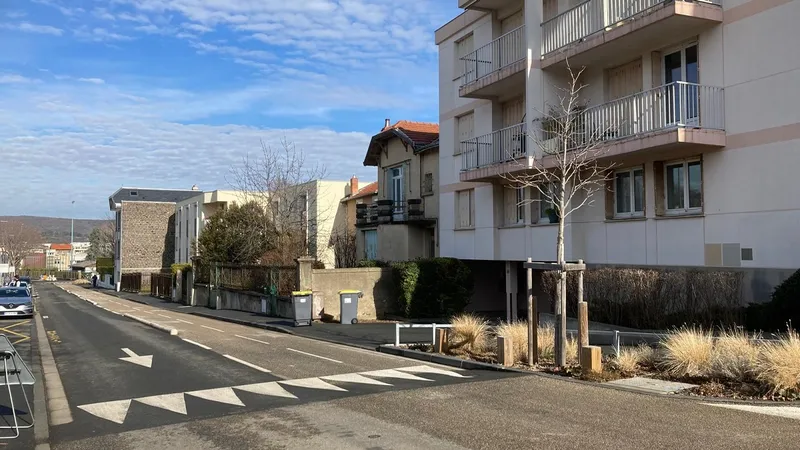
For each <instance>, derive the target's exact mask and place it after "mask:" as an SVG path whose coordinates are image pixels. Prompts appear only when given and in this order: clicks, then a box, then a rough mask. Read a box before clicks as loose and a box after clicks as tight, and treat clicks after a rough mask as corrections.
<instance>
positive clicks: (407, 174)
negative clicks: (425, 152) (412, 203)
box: [403, 161, 418, 201]
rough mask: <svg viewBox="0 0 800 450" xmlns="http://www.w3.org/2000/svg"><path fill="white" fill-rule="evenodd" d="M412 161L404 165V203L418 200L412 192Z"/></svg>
mask: <svg viewBox="0 0 800 450" xmlns="http://www.w3.org/2000/svg"><path fill="white" fill-rule="evenodd" d="M410 178H411V161H407V162H405V163H403V201H408V199H409V198H417V197H418V196H417V197H415V196H414V193H413V192H412V191H411V182H410Z"/></svg>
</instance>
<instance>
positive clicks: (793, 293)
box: [747, 270, 800, 331]
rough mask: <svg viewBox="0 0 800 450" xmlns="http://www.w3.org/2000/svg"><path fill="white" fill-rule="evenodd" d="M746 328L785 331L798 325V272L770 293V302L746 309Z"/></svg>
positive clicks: (799, 288)
mask: <svg viewBox="0 0 800 450" xmlns="http://www.w3.org/2000/svg"><path fill="white" fill-rule="evenodd" d="M747 319H748V320H747V326H748V328H750V329H764V330H769V331H779V330H782V331H785V330H786V329H787V328H788V325H789V324H791V326H792V328H794V327H797V326H798V324H800V270H798V271H796V272H795V273H793V274H792V276H790V277H789V278H787V279H785V280H784V281H783V282H782V283H781V284H779V285H778V286H777V287H776V288H775V291H773V292H772V300H770V301H769V302H767V303H763V304H760V305H750V306H749V307H748V308H747Z"/></svg>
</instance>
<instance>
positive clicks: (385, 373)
mask: <svg viewBox="0 0 800 450" xmlns="http://www.w3.org/2000/svg"><path fill="white" fill-rule="evenodd" d="M361 375H367V376H370V377H378V378H397V379H400V380H414V381H433V380H430V379H428V378H422V377H418V376H416V375H412V374H410V373H405V372H400V371H399V370H395V369H384V370H373V371H371V372H361Z"/></svg>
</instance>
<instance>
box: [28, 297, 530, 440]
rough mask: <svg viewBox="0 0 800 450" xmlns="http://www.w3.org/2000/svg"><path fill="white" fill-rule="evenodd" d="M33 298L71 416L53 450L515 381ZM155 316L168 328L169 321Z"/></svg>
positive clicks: (240, 329)
mask: <svg viewBox="0 0 800 450" xmlns="http://www.w3.org/2000/svg"><path fill="white" fill-rule="evenodd" d="M72 288H73V286H68V287H67V289H72ZM81 291H83V292H81ZM81 291H76V292H80V293H81V295H84V293H85V292H90V293H92V294H95V295H94V296H93V297H92V298H94V299H101V297H100V296H104V297H108V298H107V299H102V300H101V301H109V302H110V301H111V299H113V297H110V296H107V295H105V294H100V293H94V292H91V291H86V290H82V289H81ZM39 292H40V311H41V314H42V316H43V318H44V324H45V329H46V330H47V335H48V337H49V338H50V345H51V347H52V349H53V355H54V358H55V362H56V366H57V368H58V372H59V374H60V377H61V381H62V384H63V386H64V390H65V393H66V397H67V400H68V402H69V405H70V410H71V412H72V416H73V421H72V422H71V423H66V424H59V425H54V426H51V428H50V438H51V445H52V446H53V447H54V448H60V447H62V446H63V447H64V448H84V447H82V445H84V444H85V443H84V441H85V440H87V439H89V440H94V439H98V436H105V437H104V439H105V440H104V441H103V445H102V446H100V447H97V448H125V447H124V445H123V443H121V442H116V440H117V439H122V438H121V437H120V436H123V435H124V433H126V432H132V431H135V430H147V429H152V428H155V427H163V426H165V425H166V426H169V425H176V424H179V423H183V422H197V421H202V420H203V419H209V418H214V421H216V420H219V418H224V417H228V416H231V418H230V419H229V420H230V423H237V422H239V421H247V420H248V417H250V415H251V414H253V413H256V412H259V411H268V410H273V409H276V408H283V407H292V406H295V405H302V404H309V403H317V402H327V401H330V400H336V399H341V398H345V397H349V396H364V395H370V394H375V393H381V392H388V391H403V390H409V389H418V388H420V387H424V386H430V385H445V384H458V383H471V382H477V381H479V380H489V379H500V378H507V377H514V376H516V375H510V374H503V373H496V372H478V373H474V374H473V373H469V374H467V373H463V372H459V371H454V370H451V369H449V368H436V367H435V366H431V365H428V366H421V365H420V364H419V363H417V362H414V361H410V360H406V359H402V358H397V357H393V356H390V355H384V354H380V353H376V352H369V351H366V350H360V349H352V348H349V347H340V346H336V345H331V344H324V343H319V342H316V341H312V340H309V339H304V338H299V337H294V336H290V335H286V334H281V333H269V332H264V331H260V330H256V329H252V328H248V327H244V326H240V325H235V324H228V323H221V322H217V321H213V320H209V319H203V320H204V321H203V322H201V321H200V320H197V319H202V318H196V317H192V320H191V321H189V320H186V322H191V323H183V322H177V321H175V322H177V323H179V324H182V329H181V335H180V336H170V335H169V334H167V333H164V332H162V331H158V330H155V329H153V328H151V327H148V326H146V325H144V324H141V323H139V322H136V321H134V320H131V319H129V318H126V317H123V316H121V315H117V314H115V313H112V312H111V311H109V310H104V309H101V308H98V307H96V306H94V305H93V304H92V303H90V302H88V301H86V300H83V299H79V298H78V297H76V296H75V295H72V294H70V293H68V292H65V291H63V290H61V289H60V288H59V287H57V286H53V285H46V286H42V287H41V288H40V290H39ZM85 298H89V296H85ZM93 301H94V300H93ZM133 305H136V306H135V307H140V306H141V305H138V304H135V303H134V304H132V305H127V304H122V305H115V304H114V303H110V304H109V305H108V306H109V307H111V306H114V307H117V306H118V307H119V308H118V309H119V311H127V310H128V308H134V306H133ZM134 311H135V313H136V314H137V315H139V316H145V315H146V311H147V312H149V314H150V315H153V316H155V314H160V313H157V312H154V311H150V309H148V308H143V309H140V310H134ZM164 315H165V316H166V314H164ZM161 319H163V321H165V322H167V324H169V323H172V322H173V321H174V319H175V318H174V317H162V318H161ZM195 321H196V322H195ZM206 323H210V325H207V324H206ZM151 358H152V359H151ZM226 420H228V419H226ZM213 434H214V436H215V437H217V434H216V433H213ZM238 434H239V433H234V432H231V436H229V439H227V440H225V442H229V441H230V442H233V441H236V440H237V439H239V438H238V437H237V435H238ZM169 442H171V440H169V439H168V440H167V441H166V443H165V445H167V444H169ZM181 442H183V441H182V440H178V441H175V445H178V444H180V443H181ZM112 443H113V445H112ZM87 445H88V444H87ZM120 445H122V447H120ZM180 445H183V444H180ZM70 446H75V447H70ZM143 447H144V446H141V447H137V448H143ZM157 447H159V448H161V446H160V445H159V446H157ZM88 448H92V447H88ZM174 448H185V447H181V446H178V447H174ZM198 448H205V447H203V446H201V447H198ZM227 448H245V447H236V446H231V447H227Z"/></svg>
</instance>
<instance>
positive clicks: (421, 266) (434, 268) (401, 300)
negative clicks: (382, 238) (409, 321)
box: [391, 258, 475, 318]
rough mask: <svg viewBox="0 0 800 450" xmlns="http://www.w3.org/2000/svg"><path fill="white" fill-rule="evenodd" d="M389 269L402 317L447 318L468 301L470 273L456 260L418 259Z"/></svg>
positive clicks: (464, 306)
mask: <svg viewBox="0 0 800 450" xmlns="http://www.w3.org/2000/svg"><path fill="white" fill-rule="evenodd" d="M391 268H392V273H393V278H394V283H395V287H396V289H397V298H398V309H399V313H400V314H403V315H405V316H406V317H414V318H438V317H450V316H452V315H453V314H458V313H461V312H463V311H464V308H466V306H467V305H468V304H469V302H470V300H471V299H472V293H473V289H474V285H475V280H474V278H473V275H472V271H471V270H470V268H469V267H468V266H467V265H466V264H465V263H464V262H463V261H460V260H458V259H455V258H430V259H418V260H415V261H405V262H397V263H393V264H392V265H391Z"/></svg>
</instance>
